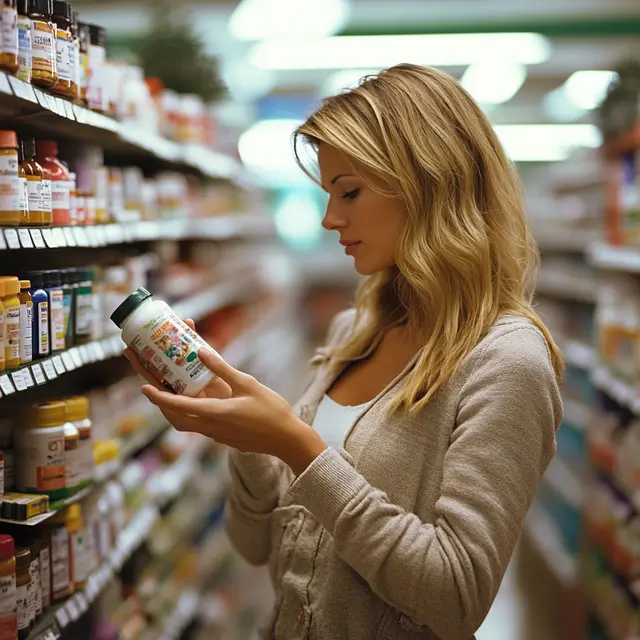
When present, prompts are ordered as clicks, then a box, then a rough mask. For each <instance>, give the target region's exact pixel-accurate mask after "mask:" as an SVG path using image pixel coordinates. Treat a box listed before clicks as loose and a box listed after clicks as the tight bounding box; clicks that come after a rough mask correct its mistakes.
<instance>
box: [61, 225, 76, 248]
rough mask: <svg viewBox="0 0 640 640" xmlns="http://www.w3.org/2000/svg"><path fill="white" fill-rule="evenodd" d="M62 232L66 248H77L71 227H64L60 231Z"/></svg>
mask: <svg viewBox="0 0 640 640" xmlns="http://www.w3.org/2000/svg"><path fill="white" fill-rule="evenodd" d="M62 232H63V233H64V239H65V240H66V242H67V246H68V247H77V246H78V241H77V240H76V236H75V234H74V233H73V227H64V228H63V229H62Z"/></svg>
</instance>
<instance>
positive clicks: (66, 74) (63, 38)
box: [56, 29, 73, 82]
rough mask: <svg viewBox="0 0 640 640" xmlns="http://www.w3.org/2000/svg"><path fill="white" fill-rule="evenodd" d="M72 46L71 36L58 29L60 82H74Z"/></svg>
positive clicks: (57, 47)
mask: <svg viewBox="0 0 640 640" xmlns="http://www.w3.org/2000/svg"><path fill="white" fill-rule="evenodd" d="M72 46H73V41H72V40H71V34H70V33H69V32H68V31H65V30H63V29H58V30H57V32H56V63H57V65H58V80H61V81H63V82H72V81H73V67H72V63H73V60H72V51H71V48H72Z"/></svg>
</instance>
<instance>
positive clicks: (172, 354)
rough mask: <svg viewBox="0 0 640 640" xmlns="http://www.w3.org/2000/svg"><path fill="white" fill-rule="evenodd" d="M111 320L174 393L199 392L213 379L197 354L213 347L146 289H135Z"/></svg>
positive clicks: (150, 370)
mask: <svg viewBox="0 0 640 640" xmlns="http://www.w3.org/2000/svg"><path fill="white" fill-rule="evenodd" d="M111 320H112V321H113V322H115V324H116V325H117V326H118V327H120V329H122V339H123V340H124V342H125V343H126V344H127V345H128V346H129V347H131V349H132V350H133V351H134V352H135V353H136V354H137V356H138V358H139V359H140V361H141V362H142V364H143V365H144V367H145V368H146V369H147V371H149V372H150V373H151V374H152V375H153V376H155V377H156V378H157V380H158V381H159V382H161V383H162V384H163V385H164V386H165V387H166V388H167V389H168V390H170V391H172V392H173V393H177V394H181V395H187V396H196V395H198V393H200V391H202V390H203V389H204V388H205V387H206V386H207V385H208V384H209V383H210V382H211V380H213V378H214V374H213V373H212V372H211V371H210V370H209V369H207V367H206V366H205V365H204V364H203V363H202V362H201V361H200V358H198V350H199V349H201V348H211V347H209V346H208V345H207V343H206V342H205V341H204V340H203V339H202V338H201V337H200V336H199V335H198V334H197V333H196V332H195V331H193V330H192V329H190V328H189V327H188V326H187V325H186V324H185V323H184V322H183V321H182V320H181V319H180V318H178V317H177V316H176V315H175V313H174V312H173V310H172V309H171V307H170V306H169V305H168V304H167V303H166V302H163V301H161V300H154V299H153V298H152V297H151V294H150V293H149V292H148V291H147V290H146V289H143V288H140V289H137V290H136V291H135V292H134V293H132V294H131V295H130V296H129V297H128V298H127V299H126V300H125V301H124V302H123V303H122V304H121V305H120V306H119V307H118V308H117V309H116V310H115V311H114V312H113V314H112V315H111Z"/></svg>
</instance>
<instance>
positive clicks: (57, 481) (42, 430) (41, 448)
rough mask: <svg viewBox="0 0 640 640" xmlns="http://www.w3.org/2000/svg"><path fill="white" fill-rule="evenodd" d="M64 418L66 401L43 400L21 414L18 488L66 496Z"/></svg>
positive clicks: (17, 445) (17, 444)
mask: <svg viewBox="0 0 640 640" xmlns="http://www.w3.org/2000/svg"><path fill="white" fill-rule="evenodd" d="M65 418H66V407H65V404H64V402H42V403H40V404H36V405H33V406H32V407H30V408H29V409H27V410H26V411H25V412H24V413H23V415H22V416H21V419H20V424H19V426H18V428H16V430H15V435H14V439H15V448H16V454H17V457H18V459H19V460H20V461H21V464H20V465H19V467H18V468H17V485H18V490H19V491H22V492H24V493H39V494H43V495H47V496H49V498H51V499H52V500H58V499H59V498H64V497H65V494H66V491H65V452H64V445H65V440H64V437H65V429H64V425H65V422H66V420H65Z"/></svg>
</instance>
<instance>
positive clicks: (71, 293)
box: [60, 268, 77, 349]
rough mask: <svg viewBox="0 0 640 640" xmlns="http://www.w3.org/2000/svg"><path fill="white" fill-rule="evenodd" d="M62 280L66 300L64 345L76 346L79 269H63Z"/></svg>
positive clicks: (63, 294)
mask: <svg viewBox="0 0 640 640" xmlns="http://www.w3.org/2000/svg"><path fill="white" fill-rule="evenodd" d="M60 280H61V286H62V297H63V299H64V343H65V345H66V347H67V349H68V348H69V347H72V346H73V345H74V344H75V327H74V325H75V322H74V320H75V315H76V314H75V311H76V309H75V297H76V291H75V289H76V280H77V269H73V268H70V269H61V270H60Z"/></svg>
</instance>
